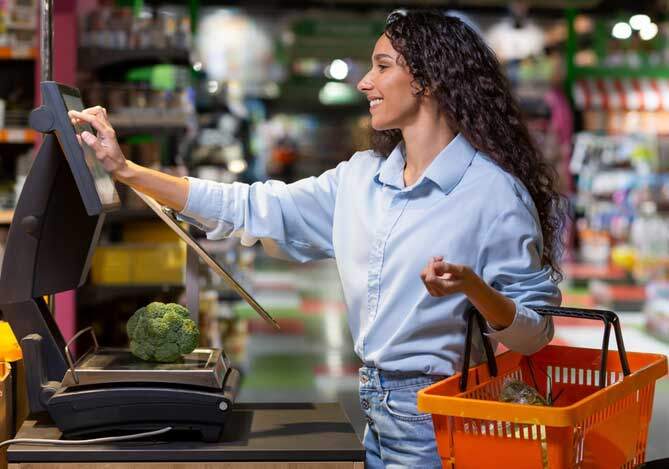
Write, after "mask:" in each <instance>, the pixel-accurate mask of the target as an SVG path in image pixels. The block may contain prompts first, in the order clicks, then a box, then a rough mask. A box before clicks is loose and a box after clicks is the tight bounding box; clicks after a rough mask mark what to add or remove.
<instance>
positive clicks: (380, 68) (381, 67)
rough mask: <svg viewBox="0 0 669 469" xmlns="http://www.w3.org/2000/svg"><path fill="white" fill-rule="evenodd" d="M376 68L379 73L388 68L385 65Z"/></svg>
mask: <svg viewBox="0 0 669 469" xmlns="http://www.w3.org/2000/svg"><path fill="white" fill-rule="evenodd" d="M378 67H379V70H381V71H383V70H385V69H386V68H388V66H387V65H381V64H379V65H378Z"/></svg>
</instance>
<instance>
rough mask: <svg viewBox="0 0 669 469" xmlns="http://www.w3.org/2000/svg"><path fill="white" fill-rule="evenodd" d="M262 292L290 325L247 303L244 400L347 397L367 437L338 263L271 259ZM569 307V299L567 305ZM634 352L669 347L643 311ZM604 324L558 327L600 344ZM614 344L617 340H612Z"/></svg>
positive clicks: (632, 333) (667, 417) (240, 363)
mask: <svg viewBox="0 0 669 469" xmlns="http://www.w3.org/2000/svg"><path fill="white" fill-rule="evenodd" d="M253 279H254V281H253V283H254V293H255V296H256V298H257V299H258V300H259V302H260V303H261V304H262V305H263V306H264V307H265V308H266V309H267V310H268V311H270V313H272V314H273V315H275V318H276V319H277V320H278V321H279V323H280V324H281V326H282V331H281V332H280V333H274V332H272V331H271V330H270V329H269V328H268V327H266V326H265V324H264V323H263V322H262V321H261V320H259V319H257V318H256V316H255V313H253V312H252V311H249V310H248V308H247V307H246V306H245V305H243V304H239V305H237V306H236V308H235V310H236V312H237V314H239V315H241V316H242V317H245V318H248V319H247V321H248V325H247V328H248V334H247V336H246V339H245V344H244V346H243V347H242V349H241V350H240V353H238V354H237V355H236V356H235V358H234V359H235V361H236V366H237V367H238V368H240V369H241V371H242V373H243V382H242V387H241V391H240V395H239V397H238V400H239V401H241V402H269V401H273V402H305V401H306V402H335V401H337V402H339V403H340V404H341V406H342V408H343V409H344V411H345V412H346V414H347V415H348V417H349V419H350V420H351V423H352V424H353V427H354V428H355V431H356V433H357V434H358V436H359V437H360V438H362V433H363V431H364V425H365V420H364V417H363V414H362V412H361V410H360V407H359V404H358V394H357V387H358V379H357V370H358V367H359V365H360V363H359V360H358V358H357V357H356V356H355V354H354V353H353V344H352V341H351V336H350V333H349V331H348V326H347V321H346V310H345V307H344V305H343V302H342V298H343V297H342V293H341V289H340V284H339V278H338V274H337V271H336V268H335V265H334V263H333V262H330V261H324V262H316V263H310V264H307V265H296V264H288V263H275V262H270V261H266V260H265V259H264V258H263V259H261V262H260V264H259V266H258V268H257V269H256V271H255V272H254V273H253ZM565 306H568V305H565ZM621 322H622V325H623V335H624V339H625V346H626V348H627V350H629V351H638V352H654V353H664V354H669V344H666V343H663V342H660V341H657V340H655V339H653V338H652V337H649V336H648V335H647V334H645V333H644V332H643V316H642V315H641V314H638V313H636V314H635V313H626V314H624V315H621ZM601 337H602V329H601V327H599V325H593V324H585V325H583V326H572V325H570V326H564V325H560V324H558V325H557V327H556V340H558V341H559V342H560V343H563V344H565V343H566V344H569V345H575V346H584V347H592V348H599V347H600V346H601ZM611 347H612V348H614V341H613V340H612V341H611ZM667 437H669V379H668V378H664V379H663V380H661V381H660V382H658V383H657V385H656V393H655V402H654V407H653V419H652V422H651V429H650V435H649V441H648V450H647V460H653V459H659V458H667V457H669V447H667V445H666V441H667Z"/></svg>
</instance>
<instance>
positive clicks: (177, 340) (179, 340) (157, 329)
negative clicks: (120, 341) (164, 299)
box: [126, 301, 200, 363]
mask: <svg viewBox="0 0 669 469" xmlns="http://www.w3.org/2000/svg"><path fill="white" fill-rule="evenodd" d="M126 330H127V332H128V337H129V338H130V351H131V352H132V354H133V355H134V356H136V357H138V358H141V359H142V360H147V361H157V362H167V363H169V362H175V361H177V360H178V359H179V358H181V355H184V354H187V353H191V352H192V351H193V350H194V349H195V347H197V344H198V339H199V337H200V331H199V330H198V328H197V326H196V325H195V323H194V322H193V321H192V320H191V319H190V313H189V312H188V309H186V308H184V307H183V306H181V305H178V304H176V303H168V304H165V303H159V302H157V301H154V302H153V303H150V304H148V305H147V306H144V307H142V308H139V309H138V310H137V311H135V314H133V315H132V317H131V318H130V319H129V320H128V323H127V324H126Z"/></svg>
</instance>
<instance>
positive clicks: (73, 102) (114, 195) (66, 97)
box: [59, 86, 120, 207]
mask: <svg viewBox="0 0 669 469" xmlns="http://www.w3.org/2000/svg"><path fill="white" fill-rule="evenodd" d="M59 89H60V94H61V96H62V97H63V101H64V102H65V107H66V108H67V110H68V111H82V110H83V109H84V105H83V102H82V101H81V96H79V94H78V91H77V90H75V89H74V88H69V87H64V86H60V87H59ZM74 130H75V131H76V133H77V135H81V133H82V132H83V131H84V130H86V131H88V132H90V133H92V134H93V135H95V131H94V130H93V129H92V128H91V126H90V124H88V123H87V122H83V123H80V124H77V125H75V126H74ZM78 140H79V141H80V142H81V147H82V148H83V151H84V159H85V160H86V166H87V167H88V170H89V171H90V173H91V176H92V177H93V181H94V182H95V190H96V191H97V193H98V196H99V197H100V203H101V204H102V206H103V207H110V206H118V205H119V204H120V199H119V196H118V192H116V187H115V186H114V180H113V179H112V178H111V176H110V175H109V173H108V172H107V171H106V170H105V168H104V166H102V163H100V162H99V161H98V159H97V158H96V157H95V152H94V151H93V149H92V148H91V147H89V146H88V145H86V143H85V142H84V141H83V140H82V139H78Z"/></svg>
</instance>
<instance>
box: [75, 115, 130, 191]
mask: <svg viewBox="0 0 669 469" xmlns="http://www.w3.org/2000/svg"><path fill="white" fill-rule="evenodd" d="M68 115H69V117H70V120H71V121H72V125H75V126H76V125H80V124H82V123H88V124H90V125H91V127H93V128H94V129H95V130H96V131H97V135H93V134H92V133H90V132H88V131H83V132H82V133H81V135H78V136H77V137H78V138H79V139H81V140H83V141H84V143H86V145H88V146H89V147H90V148H91V149H92V150H93V151H94V152H95V156H96V158H97V159H98V160H99V161H100V162H101V163H102V166H103V167H104V168H105V170H107V172H109V173H110V174H111V175H112V176H113V177H114V178H115V179H117V180H119V181H121V182H124V179H125V178H126V176H127V174H126V173H127V172H128V170H129V165H128V161H127V160H126V159H125V156H124V155H123V152H122V151H121V147H120V146H119V144H118V141H117V140H116V132H115V131H114V129H113V127H112V126H111V124H110V123H109V118H108V117H107V110H106V109H105V108H103V107H100V106H95V107H90V108H88V109H84V110H83V111H69V112H68Z"/></svg>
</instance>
